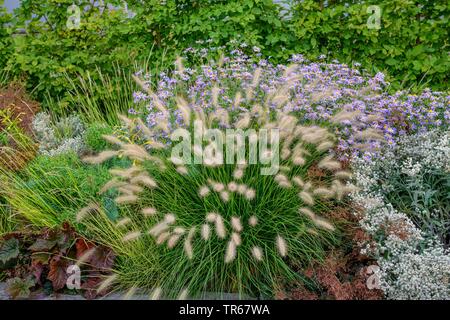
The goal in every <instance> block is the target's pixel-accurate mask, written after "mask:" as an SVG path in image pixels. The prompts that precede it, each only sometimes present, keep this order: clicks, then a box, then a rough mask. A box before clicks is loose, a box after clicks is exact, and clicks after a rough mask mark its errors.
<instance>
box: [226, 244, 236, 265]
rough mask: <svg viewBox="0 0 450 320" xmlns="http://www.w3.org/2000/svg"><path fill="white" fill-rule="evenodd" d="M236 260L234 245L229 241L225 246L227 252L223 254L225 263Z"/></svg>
mask: <svg viewBox="0 0 450 320" xmlns="http://www.w3.org/2000/svg"><path fill="white" fill-rule="evenodd" d="M235 258H236V243H234V241H233V240H230V241H229V242H228V245H227V250H226V252H225V263H230V262H232V261H233V260H234V259H235Z"/></svg>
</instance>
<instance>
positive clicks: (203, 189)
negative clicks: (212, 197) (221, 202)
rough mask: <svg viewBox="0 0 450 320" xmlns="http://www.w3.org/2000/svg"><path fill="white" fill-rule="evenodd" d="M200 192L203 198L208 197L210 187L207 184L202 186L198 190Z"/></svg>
mask: <svg viewBox="0 0 450 320" xmlns="http://www.w3.org/2000/svg"><path fill="white" fill-rule="evenodd" d="M198 194H199V195H200V197H202V198H204V197H206V196H207V195H208V194H209V188H208V187H207V186H202V187H200V190H199V191H198Z"/></svg>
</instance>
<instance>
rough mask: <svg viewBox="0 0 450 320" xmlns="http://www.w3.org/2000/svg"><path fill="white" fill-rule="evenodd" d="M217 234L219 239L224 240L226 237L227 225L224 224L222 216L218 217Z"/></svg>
mask: <svg viewBox="0 0 450 320" xmlns="http://www.w3.org/2000/svg"><path fill="white" fill-rule="evenodd" d="M215 223H216V234H217V236H218V237H219V238H221V239H224V238H225V236H226V233H227V232H226V230H225V225H224V224H223V219H222V216H221V215H219V214H218V215H216V221H215Z"/></svg>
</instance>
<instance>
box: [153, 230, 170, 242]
mask: <svg viewBox="0 0 450 320" xmlns="http://www.w3.org/2000/svg"><path fill="white" fill-rule="evenodd" d="M169 237H170V232H167V231H166V232H163V233H161V234H160V235H159V236H158V238H157V239H156V244H157V245H160V244H163V243H164V242H166V240H167V239H168V238H169Z"/></svg>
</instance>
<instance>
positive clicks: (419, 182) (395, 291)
mask: <svg viewBox="0 0 450 320" xmlns="http://www.w3.org/2000/svg"><path fill="white" fill-rule="evenodd" d="M442 129H444V130H442ZM449 160H450V136H449V131H448V128H447V129H445V128H441V130H439V129H436V130H434V131H429V132H426V133H421V134H415V135H411V136H405V137H402V138H401V139H400V140H399V143H398V145H397V147H395V148H394V149H392V150H385V152H383V154H382V156H380V157H379V158H376V159H374V160H373V161H371V162H367V161H366V160H362V159H357V160H355V165H354V167H355V170H354V171H355V181H356V184H357V186H358V187H360V191H359V192H357V193H356V194H355V195H354V198H355V201H356V202H357V203H359V204H360V205H361V206H362V207H363V208H364V209H365V212H364V215H363V216H362V219H361V225H362V226H363V228H364V229H365V230H366V231H367V232H368V233H369V234H371V235H372V241H371V242H369V243H367V244H366V245H367V247H366V248H365V252H367V253H368V254H372V255H373V256H374V257H376V258H377V260H378V265H379V269H378V270H377V274H378V276H379V278H380V287H381V288H382V290H383V291H384V292H385V294H386V296H387V297H388V298H393V299H449V298H450V296H449V294H450V290H449V288H450V284H449V281H448V279H449V275H450V253H449V251H448V250H449V235H450V215H449V214H450V192H449V190H450V172H449V169H450V162H449Z"/></svg>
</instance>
